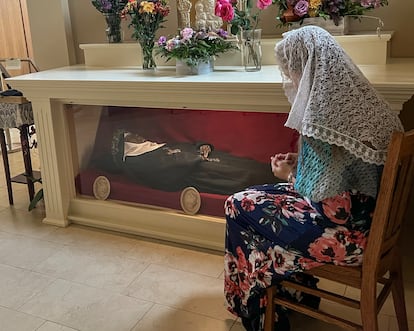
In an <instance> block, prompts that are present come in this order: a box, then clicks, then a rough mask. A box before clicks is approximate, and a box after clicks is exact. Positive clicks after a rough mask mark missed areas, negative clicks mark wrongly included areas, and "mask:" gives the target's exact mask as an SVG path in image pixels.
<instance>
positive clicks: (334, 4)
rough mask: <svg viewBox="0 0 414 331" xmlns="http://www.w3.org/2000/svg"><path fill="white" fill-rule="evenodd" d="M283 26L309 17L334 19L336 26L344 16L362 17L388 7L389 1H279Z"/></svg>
mask: <svg viewBox="0 0 414 331" xmlns="http://www.w3.org/2000/svg"><path fill="white" fill-rule="evenodd" d="M277 3H278V5H279V17H278V19H279V20H280V22H281V24H282V25H285V24H289V23H290V22H297V21H302V20H303V19H305V18H308V17H323V18H325V19H332V20H333V21H334V23H335V24H336V25H338V22H339V20H340V18H341V17H343V16H361V15H363V14H364V13H365V12H366V11H369V10H372V9H375V8H378V7H381V6H386V5H388V0H278V1H277Z"/></svg>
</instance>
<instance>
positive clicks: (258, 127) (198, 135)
mask: <svg viewBox="0 0 414 331" xmlns="http://www.w3.org/2000/svg"><path fill="white" fill-rule="evenodd" d="M286 118H287V114H284V113H259V112H236V111H211V110H188V109H146V108H131V107H108V108H107V109H106V111H104V112H103V116H102V118H101V121H100V124H99V129H98V133H97V139H96V143H95V148H94V153H93V154H94V155H95V156H96V155H102V154H105V155H109V154H110V153H111V141H112V134H113V132H114V131H115V130H116V129H125V130H128V131H131V132H135V133H140V134H141V135H142V136H143V137H145V138H147V139H149V140H153V141H157V142H208V143H210V144H212V145H213V146H214V148H215V149H217V150H221V151H225V152H228V153H231V154H233V155H236V156H239V157H244V158H251V159H255V160H257V161H259V162H263V163H269V162H270V156H271V155H274V154H275V153H285V152H289V151H294V150H296V143H297V138H298V135H297V133H296V132H295V131H293V130H291V129H288V128H286V127H284V123H285V121H286ZM108 153H109V154H108ZM269 171H270V166H269ZM99 175H105V176H106V177H108V178H109V180H110V182H111V194H110V196H109V199H114V200H123V201H129V202H138V203H144V204H149V205H155V206H162V207H166V208H173V209H181V207H180V202H179V201H180V193H181V192H164V191H159V190H154V189H151V188H147V187H143V186H140V185H137V184H134V183H130V182H129V181H128V179H126V178H124V177H123V176H121V175H114V174H109V173H105V172H102V171H99V170H96V169H86V170H84V171H82V172H81V173H80V174H79V176H78V178H77V186H78V191H79V192H80V193H81V194H86V195H92V196H93V189H92V186H93V181H94V180H95V178H96V177H97V176H99ZM200 193H201V197H202V205H201V209H200V212H199V213H200V214H207V215H215V216H223V204H224V201H225V199H226V196H222V195H217V194H207V193H203V192H200Z"/></svg>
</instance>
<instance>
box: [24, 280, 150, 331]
mask: <svg viewBox="0 0 414 331" xmlns="http://www.w3.org/2000/svg"><path fill="white" fill-rule="evenodd" d="M152 305H153V304H152V303H151V302H146V301H143V300H138V299H135V298H131V297H126V296H122V295H119V294H115V293H113V292H111V291H107V290H102V289H96V288H92V287H88V286H85V285H80V284H75V283H71V282H68V281H65V280H56V281H55V282H54V283H52V284H51V285H50V286H48V287H47V288H46V289H45V290H43V291H42V292H40V293H39V294H38V295H36V296H34V297H33V298H32V299H30V300H29V301H28V302H27V303H25V304H24V305H23V306H22V307H21V308H20V309H19V310H20V311H22V312H25V313H28V314H31V315H34V316H38V317H41V318H44V319H47V320H49V321H52V322H55V323H59V324H62V325H65V326H68V327H71V328H74V329H78V330H81V331H97V330H99V331H129V330H131V328H132V327H133V326H134V325H135V324H136V323H137V321H138V320H140V319H141V318H142V317H143V315H144V314H145V313H146V312H147V311H148V310H149V309H150V308H151V307H152Z"/></svg>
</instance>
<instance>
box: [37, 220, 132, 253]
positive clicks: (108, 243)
mask: <svg viewBox="0 0 414 331" xmlns="http://www.w3.org/2000/svg"><path fill="white" fill-rule="evenodd" d="M43 239H45V240H48V241H53V242H55V243H59V244H65V245H70V246H74V247H77V248H82V249H84V250H85V251H88V252H89V253H90V254H98V255H112V256H126V254H127V253H128V252H129V251H130V250H131V249H133V248H134V246H135V245H136V244H137V242H138V240H137V238H134V237H132V236H127V235H122V234H120V233H115V232H109V231H105V230H100V229H95V228H92V227H85V226H79V225H76V224H71V225H69V226H68V227H66V228H58V229H57V230H56V231H55V232H53V233H50V234H48V235H47V236H45V237H44V238H43Z"/></svg>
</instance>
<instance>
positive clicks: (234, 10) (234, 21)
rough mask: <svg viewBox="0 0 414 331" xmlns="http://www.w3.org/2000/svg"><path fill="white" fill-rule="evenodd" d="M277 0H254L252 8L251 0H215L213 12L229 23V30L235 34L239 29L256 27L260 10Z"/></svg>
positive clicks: (245, 29)
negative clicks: (254, 4)
mask: <svg viewBox="0 0 414 331" xmlns="http://www.w3.org/2000/svg"><path fill="white" fill-rule="evenodd" d="M276 3H279V1H278V0H256V7H255V8H254V9H253V0H216V5H215V14H216V16H219V17H221V19H222V20H223V21H224V22H227V23H230V24H231V27H230V31H231V33H232V34H234V35H237V34H238V33H239V31H241V30H244V31H247V30H254V29H256V28H257V26H258V24H259V19H260V13H261V11H262V10H265V9H267V8H268V7H270V6H271V5H272V4H276Z"/></svg>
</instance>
